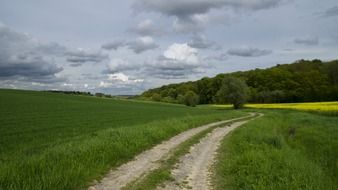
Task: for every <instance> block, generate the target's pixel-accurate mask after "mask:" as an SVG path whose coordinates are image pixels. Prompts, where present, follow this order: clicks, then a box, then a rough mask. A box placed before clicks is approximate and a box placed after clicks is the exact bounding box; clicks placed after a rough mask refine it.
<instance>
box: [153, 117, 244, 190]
mask: <svg viewBox="0 0 338 190" xmlns="http://www.w3.org/2000/svg"><path fill="white" fill-rule="evenodd" d="M250 120H251V119H250ZM250 120H246V121H239V122H235V123H232V124H231V125H228V126H225V127H219V128H216V129H214V130H213V131H212V132H211V133H209V134H208V135H207V136H206V137H204V138H202V139H201V140H200V142H199V143H197V144H195V145H194V146H192V147H191V148H190V151H189V153H188V154H186V155H185V156H183V157H182V158H180V161H179V163H178V164H177V165H176V167H175V169H173V170H172V171H171V174H172V176H173V178H174V180H173V181H170V182H167V183H166V184H164V186H163V185H162V186H161V187H158V188H157V189H160V190H163V189H170V190H176V189H177V190H178V189H193V190H208V189H212V186H211V184H210V176H211V172H210V169H211V166H212V164H213V163H214V162H215V157H216V153H217V149H218V147H219V146H220V144H221V141H222V139H223V138H224V137H225V135H227V134H228V133H229V132H230V131H232V130H234V129H236V128H237V127H239V126H241V125H243V124H245V123H247V122H248V121H250Z"/></svg>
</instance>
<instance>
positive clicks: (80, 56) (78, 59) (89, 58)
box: [66, 49, 109, 66]
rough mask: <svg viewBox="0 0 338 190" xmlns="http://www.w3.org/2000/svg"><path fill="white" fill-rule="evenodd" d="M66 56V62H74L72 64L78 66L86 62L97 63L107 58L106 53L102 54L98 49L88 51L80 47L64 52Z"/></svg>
mask: <svg viewBox="0 0 338 190" xmlns="http://www.w3.org/2000/svg"><path fill="white" fill-rule="evenodd" d="M66 56H67V61H68V62H72V63H76V64H73V66H74V65H75V66H79V65H78V64H83V63H86V62H92V63H99V62H102V61H104V60H107V59H109V57H108V55H105V54H102V53H101V52H99V51H97V52H89V51H85V50H82V49H78V50H71V51H68V52H66Z"/></svg>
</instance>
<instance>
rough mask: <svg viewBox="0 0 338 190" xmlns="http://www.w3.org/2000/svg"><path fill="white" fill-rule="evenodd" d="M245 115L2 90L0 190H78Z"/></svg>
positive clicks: (224, 111)
mask: <svg viewBox="0 0 338 190" xmlns="http://www.w3.org/2000/svg"><path fill="white" fill-rule="evenodd" d="M244 114H245V113H243V112H238V111H231V110H216V109H211V108H190V107H186V106H180V105H171V104H163V103H162V104H160V103H151V102H136V101H123V100H114V99H106V98H96V97H87V96H75V95H64V94H55V93H50V92H33V91H19V90H0V189H82V188H86V187H88V185H89V184H90V183H91V182H92V181H93V180H95V179H99V178H100V177H101V176H102V175H104V174H105V173H106V172H107V171H108V170H109V169H110V168H112V167H116V166H118V165H120V164H121V163H124V162H126V161H128V160H130V159H132V158H133V157H134V156H135V155H136V154H138V153H140V152H142V151H143V150H145V149H148V148H150V147H152V146H154V145H156V144H158V143H159V142H161V141H163V140H164V139H168V138H170V137H172V136H174V135H176V134H178V133H180V132H182V131H184V130H187V129H189V128H192V127H196V126H199V125H202V124H205V123H208V122H211V121H216V120H223V119H228V118H233V117H238V116H242V115H244Z"/></svg>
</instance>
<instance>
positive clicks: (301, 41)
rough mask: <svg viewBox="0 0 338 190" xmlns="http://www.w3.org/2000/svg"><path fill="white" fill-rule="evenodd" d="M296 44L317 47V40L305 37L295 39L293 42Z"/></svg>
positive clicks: (314, 37)
mask: <svg viewBox="0 0 338 190" xmlns="http://www.w3.org/2000/svg"><path fill="white" fill-rule="evenodd" d="M294 42H295V43H296V44H303V45H309V46H313V45H318V44H319V39H318V37H316V36H307V37H302V38H296V39H295V40H294Z"/></svg>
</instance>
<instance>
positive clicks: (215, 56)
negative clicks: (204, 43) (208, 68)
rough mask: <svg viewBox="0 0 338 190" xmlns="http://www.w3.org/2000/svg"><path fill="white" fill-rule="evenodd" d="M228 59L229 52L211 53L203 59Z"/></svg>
mask: <svg viewBox="0 0 338 190" xmlns="http://www.w3.org/2000/svg"><path fill="white" fill-rule="evenodd" d="M227 59H228V54H227V53H221V54H219V55H210V56H207V57H205V58H204V59H203V60H205V61H210V60H216V61H225V60H227Z"/></svg>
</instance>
